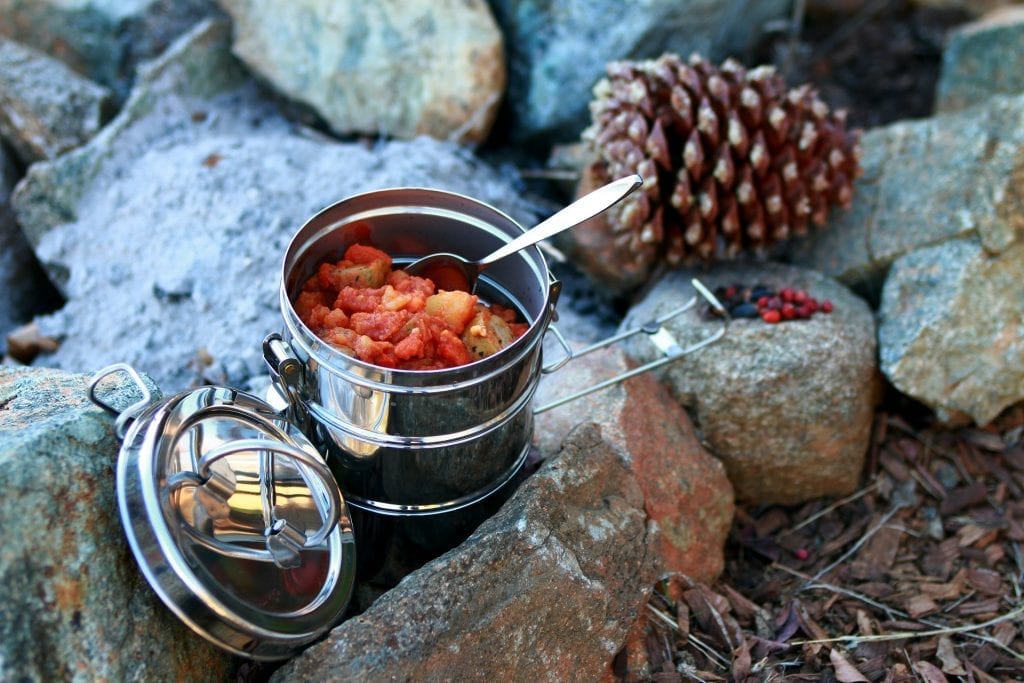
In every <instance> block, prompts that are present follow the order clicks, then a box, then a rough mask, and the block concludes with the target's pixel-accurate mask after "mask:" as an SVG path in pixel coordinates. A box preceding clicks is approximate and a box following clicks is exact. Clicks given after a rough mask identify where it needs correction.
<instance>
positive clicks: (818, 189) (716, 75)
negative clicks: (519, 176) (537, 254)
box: [581, 54, 861, 284]
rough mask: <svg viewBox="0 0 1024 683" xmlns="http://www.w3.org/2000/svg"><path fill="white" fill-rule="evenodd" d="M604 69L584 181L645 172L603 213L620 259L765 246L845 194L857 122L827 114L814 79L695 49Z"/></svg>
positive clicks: (638, 264)
mask: <svg viewBox="0 0 1024 683" xmlns="http://www.w3.org/2000/svg"><path fill="white" fill-rule="evenodd" d="M607 73H608V77H607V78H605V79H602V80H601V81H599V82H598V83H597V85H596V86H595V87H594V96H595V99H594V100H593V101H592V102H591V104H590V110H591V115H592V118H593V124H592V125H591V126H590V127H589V128H588V129H587V130H586V131H584V133H583V139H584V142H585V143H586V144H588V145H589V146H591V147H592V151H593V153H594V158H595V159H596V161H595V162H594V163H593V164H591V165H590V166H589V167H588V168H587V169H585V172H584V180H583V182H582V183H581V192H582V191H584V190H586V189H587V188H589V187H594V186H599V185H602V184H604V183H606V182H608V181H610V180H613V179H615V178H618V177H621V176H624V175H627V174H630V173H639V174H640V175H641V176H642V177H643V178H644V185H643V187H642V190H641V191H638V192H636V193H634V194H633V195H632V196H630V197H629V198H627V199H626V200H624V201H623V202H620V203H619V204H618V205H617V206H615V207H613V208H612V209H611V210H609V211H608V212H606V213H605V214H604V217H603V221H602V228H601V229H602V230H604V231H606V233H607V234H606V239H605V240H604V241H605V242H607V241H608V238H610V240H611V244H609V245H608V247H609V248H608V249H606V250H605V251H607V252H608V253H609V254H612V253H613V254H614V255H615V258H616V259H617V260H618V263H617V264H616V265H615V268H621V269H623V270H624V271H625V272H629V273H637V272H644V273H646V272H648V271H649V270H650V268H651V266H652V265H653V264H654V263H655V262H657V261H658V260H659V259H664V260H666V261H667V262H668V263H669V264H670V265H677V264H679V263H682V262H692V261H705V262H707V261H711V260H713V259H714V258H717V257H721V256H726V257H733V256H735V255H736V254H737V253H739V252H740V251H744V250H754V251H761V250H763V249H764V248H765V247H767V246H768V245H770V244H772V243H774V242H777V241H779V240H783V239H786V238H787V237H789V236H790V235H794V234H795V235H802V234H805V233H806V232H807V230H808V224H809V223H810V222H813V223H815V224H816V225H822V224H824V222H825V219H826V217H827V216H828V210H829V206H830V205H831V204H839V205H840V206H843V207H848V206H849V205H850V202H851V200H852V197H853V180H854V178H856V177H857V176H858V175H859V174H860V171H861V169H860V164H859V159H860V148H859V145H858V140H859V137H860V131H847V130H846V113H845V112H844V111H837V112H835V113H830V112H829V108H828V106H827V105H826V104H825V103H824V102H822V100H821V99H820V98H819V97H818V94H817V92H816V91H815V90H813V89H812V88H811V87H810V86H807V85H803V86H800V87H798V88H794V89H792V90H789V91H788V92H787V91H786V88H785V84H784V82H783V80H782V78H781V77H780V76H779V75H778V74H777V73H776V72H775V69H774V68H773V67H767V66H762V67H758V68H756V69H753V70H751V71H747V70H746V69H744V68H743V67H742V66H741V65H740V64H739V63H737V62H735V61H733V60H727V61H726V62H725V63H724V64H723V65H722V66H721V67H716V66H714V65H713V64H710V63H709V62H707V61H705V60H703V59H702V58H701V57H699V56H697V55H694V56H693V57H691V58H690V63H689V64H686V63H684V62H683V61H682V60H681V59H679V57H677V56H675V55H669V54H666V55H663V56H662V57H660V58H658V59H656V60H652V61H643V62H613V63H610V64H609V65H608V66H607ZM590 229H591V230H593V229H594V226H593V224H592V225H591V226H590ZM593 237H594V236H593V235H591V236H590V239H591V241H593ZM606 256H607V254H606V255H605V257H606ZM605 257H602V258H605ZM610 266H611V264H609V263H608V262H607V260H605V261H604V267H605V268H608V267H610ZM634 284H635V283H634Z"/></svg>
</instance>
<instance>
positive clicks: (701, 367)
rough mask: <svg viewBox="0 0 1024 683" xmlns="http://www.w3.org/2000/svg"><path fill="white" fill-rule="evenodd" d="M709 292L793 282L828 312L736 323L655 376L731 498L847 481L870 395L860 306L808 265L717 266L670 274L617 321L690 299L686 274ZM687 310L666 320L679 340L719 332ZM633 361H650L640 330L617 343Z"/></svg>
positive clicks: (867, 419) (871, 376) (801, 494)
mask: <svg viewBox="0 0 1024 683" xmlns="http://www.w3.org/2000/svg"><path fill="white" fill-rule="evenodd" d="M694 276H696V277H699V278H700V280H701V282H703V283H704V284H705V285H706V286H708V287H709V288H711V289H714V288H715V287H718V286H728V285H731V284H734V283H740V284H745V285H754V284H757V283H764V284H766V285H768V286H769V287H772V288H774V289H779V288H781V287H784V286H789V287H793V288H796V289H804V290H806V291H807V292H808V293H809V294H810V295H811V296H813V297H814V298H816V299H818V300H819V301H823V300H825V299H828V300H831V301H832V303H833V305H834V307H835V310H834V312H833V313H831V314H827V315H826V314H821V313H819V314H815V315H814V316H813V317H811V318H810V319H809V320H794V321H788V322H782V323H780V324H776V325H769V324H766V323H765V322H763V321H762V320H760V319H737V320H734V321H732V323H731V324H730V325H729V328H728V332H727V334H726V336H725V337H724V338H723V339H721V340H720V341H718V342H717V343H715V344H713V345H711V346H709V347H707V348H705V349H703V350H701V351H699V352H696V353H693V354H691V355H689V356H685V357H683V358H681V359H680V360H677V361H674V362H673V363H670V364H668V365H667V366H665V368H664V369H663V370H659V371H657V372H658V374H659V376H660V377H662V378H663V379H664V380H665V381H666V382H667V383H668V385H669V388H670V390H671V391H672V393H673V395H674V396H675V397H676V399H677V400H678V401H679V402H680V403H681V404H682V405H683V406H685V407H686V408H688V409H689V411H690V413H691V415H692V416H693V417H694V422H695V424H696V425H697V427H698V429H699V430H700V432H701V435H702V436H703V439H704V443H705V445H706V446H707V447H708V449H709V450H710V451H711V452H712V453H713V454H714V455H716V456H718V457H719V458H720V459H721V460H722V462H723V463H724V464H725V468H726V471H727V472H728V474H729V479H730V481H732V484H733V487H734V488H735V490H736V497H737V499H738V500H743V501H747V502H753V503H797V502H800V501H805V500H809V499H812V498H818V497H821V496H829V495H841V494H844V493H849V492H850V491H852V490H854V489H855V488H856V487H857V483H858V480H859V477H860V473H861V468H862V465H863V462H864V455H865V453H866V451H867V447H868V442H869V438H870V433H871V422H872V419H873V416H874V405H875V402H876V400H877V398H878V389H879V383H878V379H879V375H878V370H877V361H876V358H875V324H874V320H873V319H872V316H871V311H870V310H869V309H868V307H867V305H866V304H865V303H864V302H863V301H862V300H861V299H859V298H858V297H857V296H855V295H854V294H852V293H851V292H850V291H849V290H847V289H846V288H845V287H843V286H841V285H839V284H838V283H836V282H835V281H833V280H830V279H829V278H826V277H824V276H822V275H820V274H818V273H815V272H813V271H807V270H803V269H799V268H794V267H791V266H784V265H780V264H772V263H763V264H750V265H743V264H739V263H737V264H728V265H725V264H723V265H722V266H720V267H717V268H715V269H713V270H711V271H710V272H701V273H693V272H686V271H673V272H670V273H669V274H668V275H666V276H665V277H664V278H663V279H662V280H660V281H659V282H658V283H657V284H656V285H655V286H654V288H653V289H652V290H651V292H650V293H649V294H648V295H647V297H646V298H645V299H643V300H642V301H641V302H640V303H639V304H638V305H637V306H635V307H634V308H633V309H632V310H631V311H630V312H629V314H628V315H627V317H626V320H625V321H624V322H623V326H630V325H638V324H640V323H643V322H644V321H647V320H650V319H653V318H655V317H657V316H659V315H664V314H665V313H667V312H668V311H670V310H672V309H673V308H675V307H677V306H679V305H681V304H682V303H683V302H684V301H685V300H686V299H687V298H688V297H690V296H691V294H692V292H693V289H692V287H691V286H690V284H689V282H690V278H691V277H694ZM721 325H722V323H721V322H719V321H716V320H713V319H712V320H704V319H703V318H702V317H701V315H700V314H699V313H697V312H694V311H690V312H687V313H684V314H683V315H680V316H678V317H677V318H675V319H674V320H673V321H671V322H669V323H668V324H667V325H666V327H667V329H668V330H669V331H670V332H671V334H672V335H673V336H674V337H675V339H676V341H677V342H678V343H679V344H680V345H681V346H686V345H689V344H692V343H694V342H696V341H697V340H699V339H702V338H705V337H707V336H708V335H710V334H712V333H713V332H715V331H717V330H719V329H720V328H721ZM627 351H628V352H629V353H630V355H632V356H633V357H634V358H636V359H637V360H638V361H640V362H646V361H650V360H653V359H655V358H657V357H660V355H661V354H660V353H659V352H658V351H657V349H656V348H655V346H654V344H653V343H652V341H651V340H650V339H649V338H647V337H646V336H644V335H641V337H640V338H639V339H638V340H636V341H634V342H631V343H629V344H628V345H627Z"/></svg>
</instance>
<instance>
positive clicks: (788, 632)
mask: <svg viewBox="0 0 1024 683" xmlns="http://www.w3.org/2000/svg"><path fill="white" fill-rule="evenodd" d="M798 628H800V620H799V619H798V618H797V614H796V609H795V608H794V606H793V605H792V604H790V606H789V611H788V612H786V618H785V620H784V621H783V622H782V625H781V626H779V628H778V630H777V631H776V632H775V640H776V641H778V642H780V643H784V642H786V641H787V640H789V639H790V638H792V637H793V634H794V633H796V630H797V629H798Z"/></svg>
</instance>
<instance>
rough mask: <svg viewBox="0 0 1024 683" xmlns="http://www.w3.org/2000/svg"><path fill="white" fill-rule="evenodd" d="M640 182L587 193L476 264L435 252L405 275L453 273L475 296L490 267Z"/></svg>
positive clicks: (604, 205)
mask: <svg viewBox="0 0 1024 683" xmlns="http://www.w3.org/2000/svg"><path fill="white" fill-rule="evenodd" d="M643 182H644V179H643V178H641V177H640V176H638V175H636V174H633V175H631V176H627V177H625V178H619V179H618V180H613V181H612V182H610V183H608V184H607V185H603V186H601V187H599V188H597V189H596V190H593V191H591V192H588V193H587V194H585V195H584V196H582V197H580V198H579V199H577V200H576V201H574V202H573V203H571V204H569V205H568V206H566V207H564V208H563V209H561V210H560V211H558V212H556V213H555V214H554V215H553V216H550V217H549V218H547V219H545V220H543V221H541V222H540V223H538V224H537V225H535V226H534V227H532V228H530V229H529V230H527V231H526V232H524V233H522V234H521V235H519V236H518V237H516V238H515V239H513V240H512V241H511V242H507V243H506V244H504V245H502V246H501V247H499V248H498V249H496V250H495V251H493V252H491V253H490V254H488V255H487V256H484V257H483V258H481V259H478V260H476V261H469V260H467V259H466V258H465V257H463V256H461V255H459V254H452V253H450V252H438V253H436V254H430V255H428V256H422V257H420V258H418V259H416V260H415V261H413V262H412V263H410V264H409V265H408V266H406V267H405V272H407V273H409V274H410V275H418V276H420V277H430V278H433V273H435V272H439V271H440V272H441V273H448V274H449V276H450V273H452V272H455V273H458V274H459V275H460V276H461V278H462V279H463V280H464V281H465V282H464V284H463V286H462V287H460V288H459V289H465V290H466V291H468V292H475V291H476V285H477V282H478V281H479V278H480V274H481V273H482V272H484V269H486V268H487V267H488V266H490V265H491V264H493V263H495V262H497V261H500V260H501V259H503V258H505V257H507V256H511V255H512V254H514V253H516V252H517V251H520V250H522V249H525V248H526V247H530V246H533V245H534V244H537V243H538V242H541V241H543V240H546V239H548V238H550V237H554V236H555V235H557V234H558V233H560V232H564V231H565V230H568V229H569V228H572V227H575V226H577V225H579V224H580V223H582V222H583V221H586V220H590V219H591V218H593V217H594V216H596V215H597V214H599V213H601V212H602V211H607V210H608V209H610V208H611V207H613V206H615V205H616V204H618V203H619V202H620V201H622V200H623V199H625V198H626V196H628V195H629V194H630V193H631V192H633V191H634V190H636V189H637V188H638V187H640V186H641V185H643Z"/></svg>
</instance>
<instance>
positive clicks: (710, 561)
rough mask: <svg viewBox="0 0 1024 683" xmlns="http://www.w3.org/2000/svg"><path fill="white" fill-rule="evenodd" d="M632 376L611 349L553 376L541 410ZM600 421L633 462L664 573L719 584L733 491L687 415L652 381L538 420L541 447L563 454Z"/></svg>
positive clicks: (543, 389) (545, 384) (546, 380)
mask: <svg viewBox="0 0 1024 683" xmlns="http://www.w3.org/2000/svg"><path fill="white" fill-rule="evenodd" d="M628 369H630V364H629V362H628V360H627V358H626V356H625V354H624V353H623V352H622V351H621V350H620V349H618V348H609V349H603V350H601V351H596V352H594V353H591V354H587V355H585V356H582V357H580V358H577V359H575V360H573V361H572V362H570V363H569V364H568V365H566V366H565V367H563V368H562V369H560V370H558V371H557V372H555V373H553V374H550V375H545V376H544V377H543V378H542V379H541V382H540V386H539V387H538V389H537V395H536V398H535V399H534V405H535V406H536V407H540V406H543V405H545V404H547V403H548V402H549V401H555V400H556V399H559V398H563V397H566V396H570V395H571V394H572V393H573V392H575V391H577V390H581V389H584V388H587V387H592V386H595V385H596V384H597V383H598V382H600V381H603V380H606V379H609V378H611V377H614V376H616V375H618V374H621V373H623V372H625V371H626V370H628ZM588 422H593V423H595V424H597V425H599V426H600V427H601V433H602V434H603V435H604V438H605V440H606V441H607V442H609V443H611V444H612V445H614V446H616V447H617V448H619V449H620V450H621V452H622V453H623V454H624V455H625V456H626V459H627V464H628V466H629V468H630V471H631V473H632V474H633V476H634V477H635V478H636V481H637V483H638V484H639V485H640V490H641V491H642V492H643V495H644V509H645V510H646V511H647V516H648V518H649V519H650V520H652V521H653V522H655V523H656V524H657V525H658V529H659V531H660V532H661V533H660V534H659V539H658V541H657V544H656V546H655V547H656V549H657V558H658V569H659V570H660V571H662V572H678V573H680V574H685V575H686V576H689V577H690V578H692V579H694V580H695V581H707V582H712V581H714V580H715V579H716V578H718V575H719V574H720V573H721V572H722V568H723V567H724V566H725V555H724V552H723V551H724V548H725V539H726V537H727V536H728V534H729V528H730V526H731V525H732V517H733V511H734V508H733V494H732V485H731V484H730V483H729V480H728V478H727V477H726V475H725V469H724V468H723V467H722V463H720V462H719V461H718V460H716V459H715V458H714V457H713V456H712V455H710V454H709V453H708V452H707V451H706V450H705V449H704V447H703V446H701V444H700V441H699V440H698V439H697V437H696V435H695V434H694V429H693V424H692V423H691V422H690V419H689V418H688V417H687V416H686V412H685V411H684V410H683V409H682V408H681V407H679V405H677V404H676V403H675V401H673V400H672V397H671V396H669V395H668V392H667V391H666V389H665V388H664V387H662V386H661V385H659V384H658V382H657V380H655V379H654V377H653V376H651V375H641V376H639V377H634V378H632V379H630V380H628V381H626V382H624V383H620V384H616V385H615V386H613V387H610V388H608V389H604V390H602V391H600V392H596V393H592V394H590V395H589V396H585V397H582V398H579V399H576V400H575V401H572V402H570V403H567V404H565V405H563V406H559V407H557V408H552V409H551V410H548V411H545V412H542V413H540V414H539V415H537V418H536V428H535V436H534V441H535V443H537V445H538V446H539V448H540V450H541V453H542V454H543V455H552V454H554V453H557V452H558V450H559V449H560V447H561V444H562V442H563V441H564V439H565V438H566V435H567V434H569V433H570V432H571V431H572V430H573V429H574V428H575V427H576V426H578V425H580V424H583V423H588Z"/></svg>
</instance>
